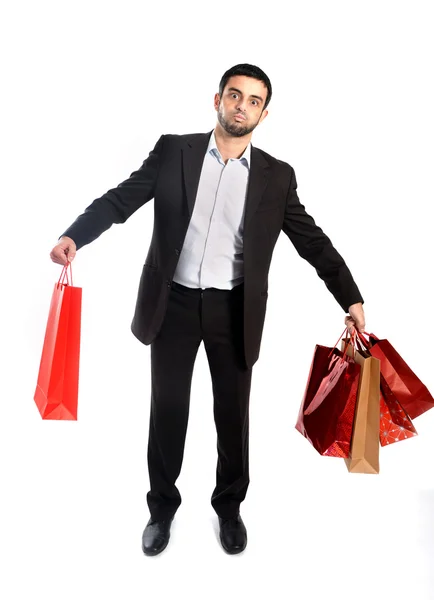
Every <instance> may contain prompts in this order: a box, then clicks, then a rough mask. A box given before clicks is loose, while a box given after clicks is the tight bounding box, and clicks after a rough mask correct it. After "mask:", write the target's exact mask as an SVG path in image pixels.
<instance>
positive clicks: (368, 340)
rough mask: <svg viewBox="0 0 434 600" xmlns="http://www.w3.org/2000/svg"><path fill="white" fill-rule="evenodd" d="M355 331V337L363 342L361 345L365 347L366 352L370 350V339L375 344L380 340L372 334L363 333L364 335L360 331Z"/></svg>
mask: <svg viewBox="0 0 434 600" xmlns="http://www.w3.org/2000/svg"><path fill="white" fill-rule="evenodd" d="M356 331H357V337H358V338H359V339H360V340H361V341H362V342H363V344H364V345H365V346H366V348H367V350H369V349H370V348H372V344H371V341H370V338H372V339H373V340H375V341H376V342H378V341H379V339H380V338H378V337H377V336H376V335H375V334H373V333H365V334H363V333H362V332H361V331H358V330H356ZM365 336H366V337H365Z"/></svg>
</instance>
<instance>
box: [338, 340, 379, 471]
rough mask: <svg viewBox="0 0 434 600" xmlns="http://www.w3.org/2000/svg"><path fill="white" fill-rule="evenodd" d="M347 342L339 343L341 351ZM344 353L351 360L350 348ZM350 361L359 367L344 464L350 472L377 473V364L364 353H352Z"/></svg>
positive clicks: (375, 360)
mask: <svg viewBox="0 0 434 600" xmlns="http://www.w3.org/2000/svg"><path fill="white" fill-rule="evenodd" d="M346 341H347V340H345V339H344V340H342V342H341V343H342V346H341V348H342V351H344V350H345V343H346ZM347 354H349V355H350V356H351V357H353V348H352V347H351V345H350V346H348V348H347ZM354 354H355V355H354V360H355V361H356V363H358V364H359V365H360V367H361V371H360V380H359V387H358V391H357V401H356V412H355V416H354V426H353V433H352V438H351V449H350V458H345V459H344V460H345V464H346V465H347V469H348V471H349V472H350V473H379V472H380V441H379V439H380V361H379V360H378V358H374V357H373V356H369V354H368V353H367V352H365V351H362V350H361V351H359V350H356V351H355V353H354Z"/></svg>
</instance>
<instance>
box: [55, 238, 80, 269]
mask: <svg viewBox="0 0 434 600" xmlns="http://www.w3.org/2000/svg"><path fill="white" fill-rule="evenodd" d="M76 252H77V247H76V245H75V242H74V240H72V239H71V238H70V237H67V236H66V235H65V236H63V237H61V238H60V240H59V243H58V244H57V246H54V248H53V249H52V250H51V252H50V258H51V260H52V261H53V262H55V263H57V264H58V265H66V263H67V262H68V260H69V261H71V260H73V258H74V256H75V254H76Z"/></svg>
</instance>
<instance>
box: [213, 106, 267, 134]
mask: <svg viewBox="0 0 434 600" xmlns="http://www.w3.org/2000/svg"><path fill="white" fill-rule="evenodd" d="M259 118H260V117H259ZM217 119H218V122H219V123H220V125H221V126H222V127H223V129H224V130H225V131H226V133H228V134H229V135H232V136H233V137H243V135H247V134H249V133H251V132H252V131H253V130H254V129H255V128H256V126H257V124H258V122H259V119H258V121H257V122H256V123H255V124H254V125H250V126H249V125H243V121H234V122H233V123H229V122H228V121H227V120H226V119H225V118H224V116H223V114H222V110H221V105H220V106H219V109H218V111H217Z"/></svg>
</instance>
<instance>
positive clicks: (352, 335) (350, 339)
mask: <svg viewBox="0 0 434 600" xmlns="http://www.w3.org/2000/svg"><path fill="white" fill-rule="evenodd" d="M345 332H348V335H349V336H350V337H348V335H346V336H345V338H347V339H348V342H346V343H345V348H344V350H343V354H344V356H343V357H341V360H348V358H349V357H348V355H347V348H348V346H349V345H350V344H351V346H352V347H353V359H354V358H355V356H356V350H355V341H356V334H355V332H354V329H353V332H352V333H350V332H349V329H348V327H345V329H344V330H343V332H342V333H341V335H340V336H339V337H338V340H337V342H336V344H335V345H334V346H333V348H332V349H331V350H330V352H329V356H330V355H331V353H332V352H333V350H334V349H335V348H336V346H337V345H338V343H339V340H341V339H342V338H343V336H344V333H345ZM347 357H348V358H347Z"/></svg>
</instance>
